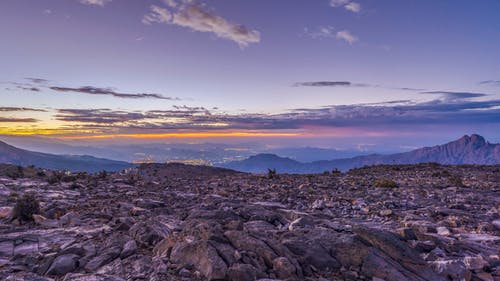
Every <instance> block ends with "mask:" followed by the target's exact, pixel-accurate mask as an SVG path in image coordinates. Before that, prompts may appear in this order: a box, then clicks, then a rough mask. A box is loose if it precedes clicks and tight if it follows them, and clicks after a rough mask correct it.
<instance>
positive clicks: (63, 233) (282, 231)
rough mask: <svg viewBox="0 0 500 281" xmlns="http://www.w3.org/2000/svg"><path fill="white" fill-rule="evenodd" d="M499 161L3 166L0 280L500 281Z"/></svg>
mask: <svg viewBox="0 0 500 281" xmlns="http://www.w3.org/2000/svg"><path fill="white" fill-rule="evenodd" d="M499 206H500V166H498V165H497V166H440V165H438V164H420V165H398V166H390V165H386V166H375V167H368V168H361V169H356V170H351V171H349V172H348V173H340V172H335V173H325V174H316V175H281V174H278V175H274V174H272V173H271V174H269V175H267V174H263V175H252V174H243V173H237V172H233V171H231V170H224V169H216V168H207V167H193V166H184V165H158V164H156V165H143V166H140V167H139V168H134V169H130V170H127V171H124V172H121V173H99V174H92V175H89V174H86V173H63V172H51V171H43V170H39V169H36V168H25V169H22V168H18V167H13V166H2V167H1V171H0V280H39V281H44V280H81V281H83V280H95V281H100V280H102V281H104V280H106V281H119V280H242V281H246V280H262V281H264V280H267V281H270V280H317V281H327V280H331V281H333V280H372V281H381V280H387V281H390V280H394V281H396V280H397V281H402V280H403V281H404V280H433V281H440V280H443V281H445V280H485V281H486V280H488V281H489V280H500V257H499V255H500V207H499Z"/></svg>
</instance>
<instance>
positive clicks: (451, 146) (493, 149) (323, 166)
mask: <svg viewBox="0 0 500 281" xmlns="http://www.w3.org/2000/svg"><path fill="white" fill-rule="evenodd" d="M424 162H437V163H441V164H486V165H491V164H500V144H491V143H488V142H486V140H485V139H484V138H483V137H481V136H479V135H475V134H473V135H471V136H463V137H462V138H460V139H458V140H455V141H452V142H449V143H447V144H443V145H437V146H433V147H424V148H420V149H416V150H413V151H409V152H404V153H397V154H390V155H376V154H373V155H366V156H358V157H353V158H344V159H336V160H329V161H328V160H325V161H315V162H310V163H301V162H297V161H294V160H292V159H289V158H282V157H279V156H276V155H272V156H270V155H266V156H265V157H264V156H263V155H257V156H254V157H253V158H252V157H250V158H248V159H245V160H243V161H236V162H230V163H226V164H225V165H223V167H225V168H230V169H234V170H238V171H243V172H252V173H264V172H266V171H267V169H268V168H276V170H277V171H278V172H281V173H299V174H304V173H321V172H323V171H327V170H332V169H334V168H337V169H340V170H343V171H346V170H349V169H352V168H356V167H362V166H366V165H377V164H416V163H424Z"/></svg>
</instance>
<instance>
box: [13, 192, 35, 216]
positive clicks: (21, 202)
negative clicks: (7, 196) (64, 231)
mask: <svg viewBox="0 0 500 281" xmlns="http://www.w3.org/2000/svg"><path fill="white" fill-rule="evenodd" d="M39 213H40V204H39V203H38V200H36V198H35V196H33V195H32V194H24V195H23V196H22V197H21V198H19V199H17V201H16V205H15V206H14V210H13V215H14V216H13V217H14V218H17V219H19V220H21V221H32V220H33V215H34V214H39Z"/></svg>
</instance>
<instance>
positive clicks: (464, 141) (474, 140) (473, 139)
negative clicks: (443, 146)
mask: <svg viewBox="0 0 500 281" xmlns="http://www.w3.org/2000/svg"><path fill="white" fill-rule="evenodd" d="M451 143H452V144H453V143H454V144H456V145H459V146H462V147H463V149H466V148H467V147H470V148H474V149H477V148H480V147H482V146H484V145H487V144H488V143H487V142H486V140H485V139H484V137H482V136H480V135H477V134H472V135H470V136H468V135H465V136H463V137H461V138H460V139H458V140H456V141H455V142H451Z"/></svg>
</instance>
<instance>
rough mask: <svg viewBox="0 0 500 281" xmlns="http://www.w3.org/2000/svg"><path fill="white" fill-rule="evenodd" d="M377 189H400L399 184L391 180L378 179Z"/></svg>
mask: <svg viewBox="0 0 500 281" xmlns="http://www.w3.org/2000/svg"><path fill="white" fill-rule="evenodd" d="M374 185H375V187H386V188H398V187H399V185H398V183H397V182H395V181H393V180H389V179H377V180H375V183H374Z"/></svg>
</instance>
